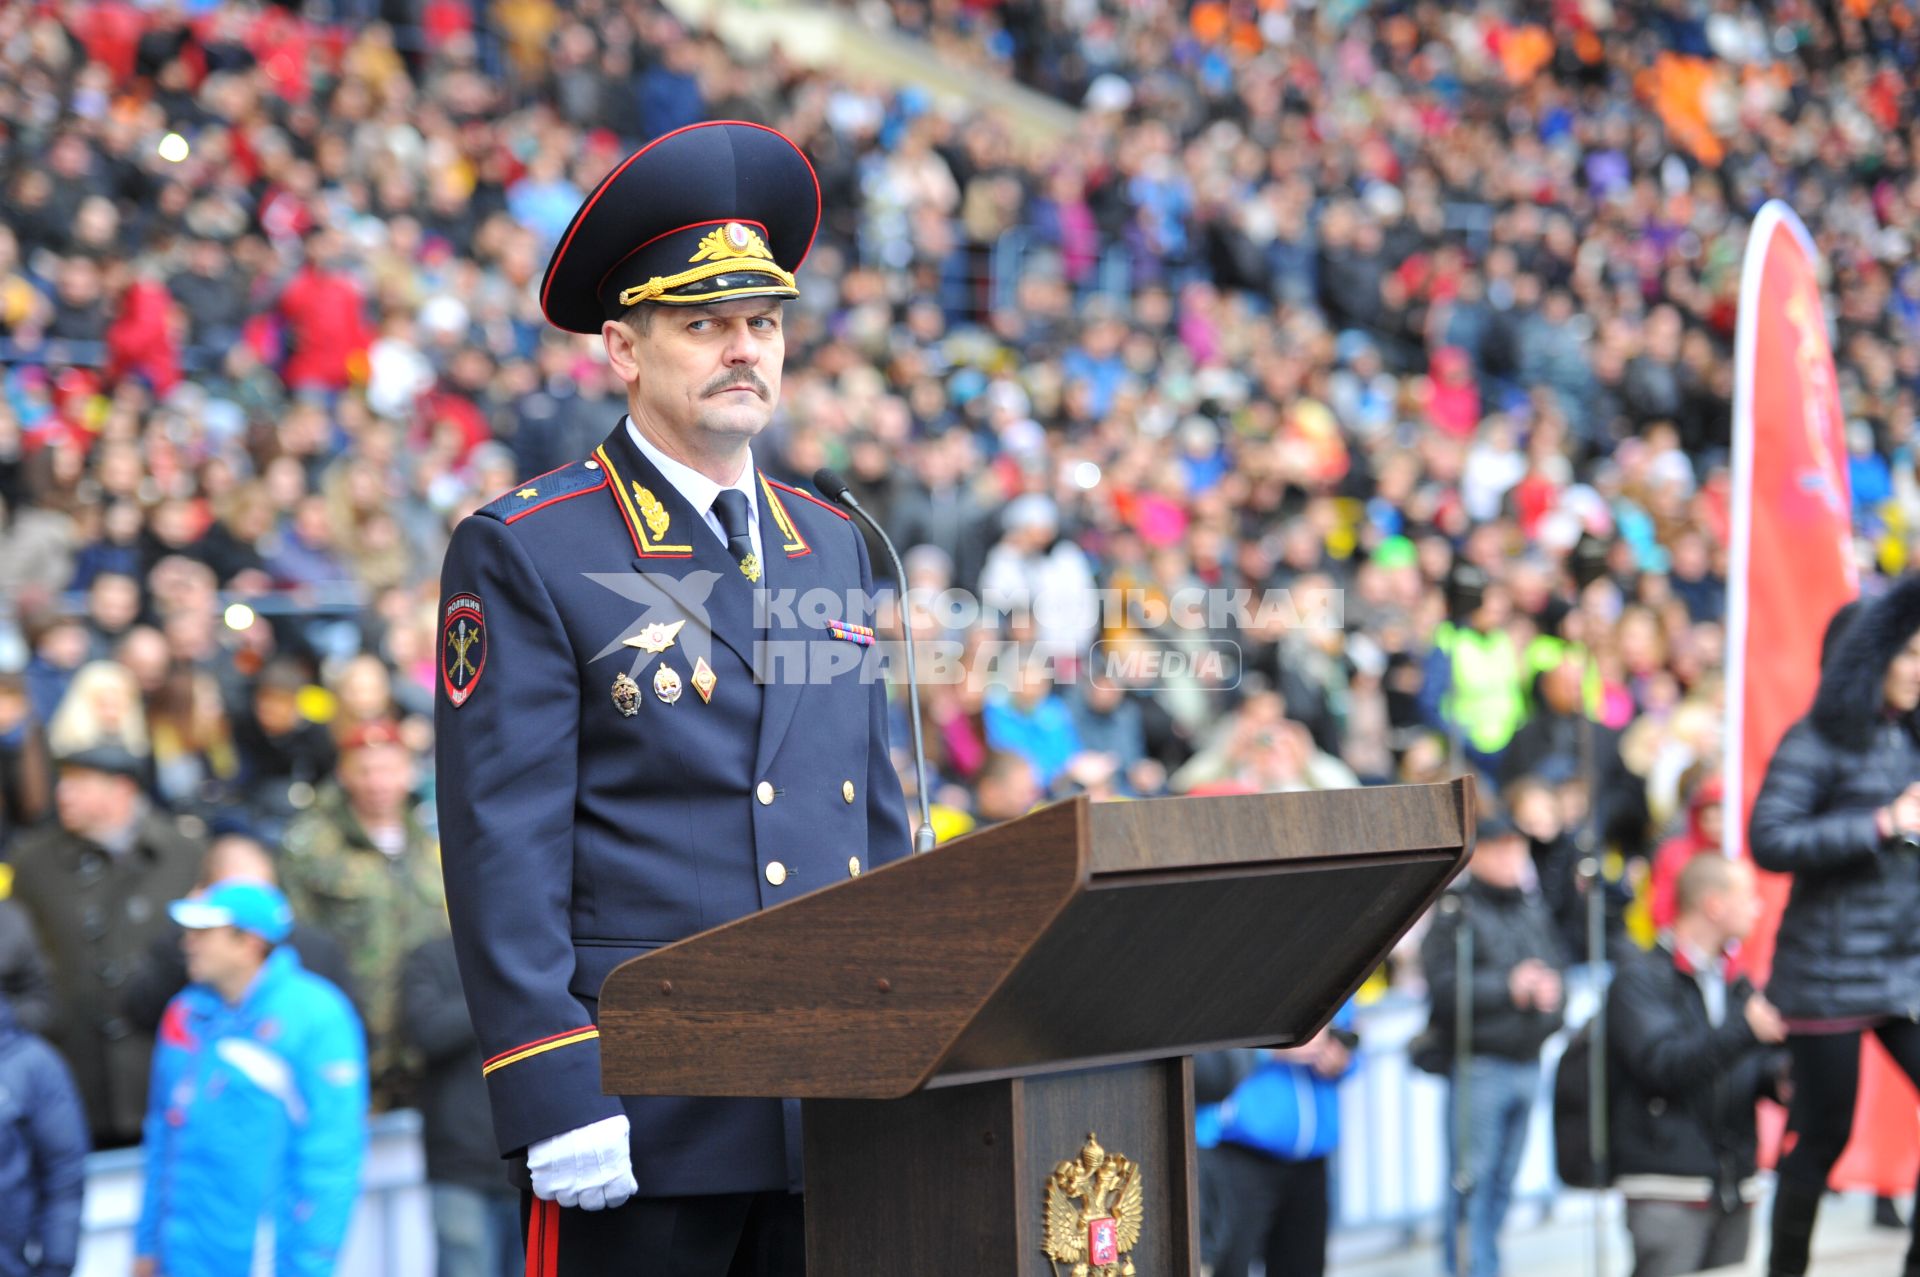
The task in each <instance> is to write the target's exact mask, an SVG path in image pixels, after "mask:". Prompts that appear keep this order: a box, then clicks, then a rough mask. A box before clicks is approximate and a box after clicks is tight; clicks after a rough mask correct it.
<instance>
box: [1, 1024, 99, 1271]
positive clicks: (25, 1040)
mask: <svg viewBox="0 0 1920 1277" xmlns="http://www.w3.org/2000/svg"><path fill="white" fill-rule="evenodd" d="M88 1143H89V1141H88V1138H87V1114H86V1110H85V1108H83V1107H82V1106H81V1103H80V1092H79V1090H78V1089H77V1088H76V1087H75V1086H74V1083H73V1074H71V1073H69V1072H68V1071H67V1066H66V1063H65V1061H63V1060H62V1059H61V1058H60V1053H59V1052H57V1051H55V1050H54V1049H53V1047H52V1046H50V1045H48V1043H47V1042H46V1041H45V1040H44V1039H42V1038H40V1037H38V1036H36V1035H35V1034H32V1033H29V1032H27V1031H26V1030H25V1029H23V1028H21V1027H20V1026H19V1025H18V1023H16V1022H15V1020H14V1017H13V1007H12V1004H11V1003H10V1002H9V1001H8V1000H7V997H6V995H5V994H0V1277H65V1274H67V1273H68V1272H70V1271H72V1269H73V1264H74V1259H75V1256H76V1254H77V1252H78V1249H79V1245H80V1197H81V1190H82V1189H83V1188H84V1186H85V1184H86V1174H87V1172H86V1160H87V1147H88ZM29 1247H32V1248H33V1250H35V1251H36V1252H37V1253H38V1258H37V1259H29V1258H28V1257H27V1255H28V1249H29Z"/></svg>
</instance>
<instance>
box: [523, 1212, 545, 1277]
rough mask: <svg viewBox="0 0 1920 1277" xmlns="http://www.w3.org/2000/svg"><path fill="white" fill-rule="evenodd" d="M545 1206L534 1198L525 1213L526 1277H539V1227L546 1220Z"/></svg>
mask: <svg viewBox="0 0 1920 1277" xmlns="http://www.w3.org/2000/svg"><path fill="white" fill-rule="evenodd" d="M546 1205H547V1204H546V1203H545V1202H543V1201H541V1200H540V1199H539V1198H537V1197H536V1198H534V1199H533V1206H532V1207H531V1208H530V1209H529V1210H528V1211H527V1273H526V1277H541V1273H540V1253H541V1251H540V1225H541V1223H542V1222H543V1221H545V1219H546V1218H547V1212H546Z"/></svg>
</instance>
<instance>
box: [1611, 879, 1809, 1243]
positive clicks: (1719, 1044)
mask: <svg viewBox="0 0 1920 1277" xmlns="http://www.w3.org/2000/svg"><path fill="white" fill-rule="evenodd" d="M1674 895H1675V902H1676V912H1675V916H1674V921H1673V928H1672V930H1671V931H1669V932H1668V933H1667V934H1665V935H1663V936H1661V937H1660V945H1659V947H1658V948H1656V949H1655V950H1653V952H1651V953H1639V952H1637V951H1636V952H1633V953H1632V954H1631V955H1630V956H1628V957H1626V958H1625V959H1624V960H1623V961H1622V962H1621V965H1620V968H1619V971H1618V973H1617V974H1616V975H1615V977H1614V981H1613V986H1612V989H1611V990H1610V992H1609V993H1608V996H1607V1046H1608V1057H1609V1059H1608V1063H1609V1065H1610V1069H1609V1076H1610V1077H1611V1079H1612V1085H1613V1123H1612V1130H1611V1132H1610V1134H1611V1137H1612V1150H1613V1170H1614V1174H1615V1177H1616V1178H1615V1180H1614V1187H1616V1188H1618V1189H1619V1190H1620V1191H1621V1193H1622V1194H1623V1195H1624V1196H1625V1197H1626V1199H1627V1231H1628V1232H1629V1233H1631V1234H1632V1235H1633V1277H1679V1274H1681V1273H1692V1272H1699V1271H1700V1270H1701V1269H1703V1268H1723V1267H1729V1266H1731V1265H1734V1264H1740V1263H1744V1262H1745V1260H1746V1256H1747V1238H1748V1236H1749V1234H1750V1233H1751V1231H1752V1223H1753V1221H1752V1206H1751V1202H1752V1201H1753V1198H1754V1195H1755V1192H1756V1190H1757V1185H1756V1183H1755V1181H1754V1168H1755V1160H1754V1155H1755V1148H1756V1135H1755V1129H1754V1113H1753V1104H1754V1099H1755V1098H1756V1097H1757V1096H1758V1095H1761V1094H1763V1093H1765V1094H1774V1093H1776V1089H1777V1088H1776V1079H1777V1078H1778V1076H1779V1071H1780V1066H1781V1064H1782V1063H1783V1062H1784V1061H1783V1060H1782V1058H1780V1057H1779V1056H1778V1055H1777V1054H1775V1053H1774V1052H1772V1051H1770V1050H1769V1046H1770V1045H1772V1044H1777V1043H1779V1042H1782V1041H1784V1040H1785V1039H1786V1036H1787V1027H1786V1024H1785V1022H1784V1021H1783V1020H1781V1018H1780V1013H1779V1012H1778V1011H1775V1010H1774V1009H1773V1007H1772V1005H1771V1004H1769V1003H1768V1002H1767V1000H1766V999H1765V998H1764V997H1762V996H1761V995H1760V994H1758V993H1756V992H1754V989H1753V985H1752V984H1751V983H1750V982H1749V981H1748V980H1747V978H1746V977H1745V976H1736V975H1733V974H1731V973H1730V972H1729V970H1728V956H1727V950H1728V947H1729V946H1730V945H1733V944H1737V943H1738V942H1739V941H1741V940H1744V939H1745V938H1746V936H1747V934H1748V933H1749V932H1751V931H1752V930H1753V925H1754V923H1755V921H1757V920H1758V918H1759V916H1760V897H1759V894H1758V893H1757V892H1756V891H1755V890H1754V884H1753V867H1752V866H1751V865H1749V864H1747V863H1746V862H1744V861H1734V860H1728V859H1727V858H1726V857H1724V856H1713V855H1708V856H1695V857H1694V858H1693V859H1692V860H1691V861H1689V862H1688V863H1687V867H1686V868H1685V869H1683V870H1682V871H1681V873H1680V878H1679V881H1678V883H1677V885H1676V887H1675V890H1674Z"/></svg>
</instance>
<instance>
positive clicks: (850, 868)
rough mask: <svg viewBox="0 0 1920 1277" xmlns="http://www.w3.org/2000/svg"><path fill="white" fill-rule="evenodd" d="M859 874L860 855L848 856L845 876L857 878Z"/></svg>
mask: <svg viewBox="0 0 1920 1277" xmlns="http://www.w3.org/2000/svg"><path fill="white" fill-rule="evenodd" d="M859 876H860V857H858V856H848V857H847V877H849V878H858V877H859Z"/></svg>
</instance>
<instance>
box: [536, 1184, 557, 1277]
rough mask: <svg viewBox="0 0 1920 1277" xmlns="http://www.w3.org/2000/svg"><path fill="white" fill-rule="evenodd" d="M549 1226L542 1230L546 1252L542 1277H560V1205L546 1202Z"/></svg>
mask: <svg viewBox="0 0 1920 1277" xmlns="http://www.w3.org/2000/svg"><path fill="white" fill-rule="evenodd" d="M543 1205H545V1206H546V1208H547V1226H546V1227H545V1228H544V1229H542V1230H541V1236H542V1238H544V1240H545V1242H546V1251H545V1253H544V1254H542V1255H541V1257H540V1263H541V1268H540V1277H560V1203H559V1202H546V1203H543Z"/></svg>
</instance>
